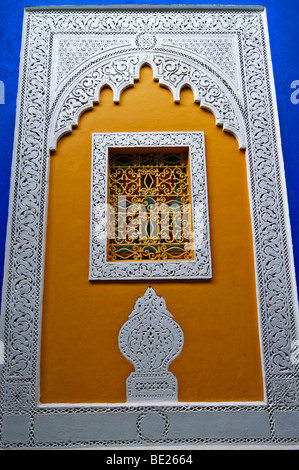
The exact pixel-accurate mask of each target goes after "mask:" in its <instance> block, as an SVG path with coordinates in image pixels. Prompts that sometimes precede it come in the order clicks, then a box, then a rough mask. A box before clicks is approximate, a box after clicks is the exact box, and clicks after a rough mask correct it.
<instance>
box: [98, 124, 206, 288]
mask: <svg viewBox="0 0 299 470" xmlns="http://www.w3.org/2000/svg"><path fill="white" fill-rule="evenodd" d="M210 277H211V257H210V237H209V223H208V198H207V182H206V164H205V152H204V134H203V133H202V132H175V133H169V132H168V133H158V132H157V133H155V132H153V133H116V134H114V133H108V134H94V135H93V151H92V183H91V229H90V276H89V278H90V280H109V279H127V280H129V279H171V278H174V279H187V278H210Z"/></svg>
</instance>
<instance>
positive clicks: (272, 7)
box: [0, 0, 299, 284]
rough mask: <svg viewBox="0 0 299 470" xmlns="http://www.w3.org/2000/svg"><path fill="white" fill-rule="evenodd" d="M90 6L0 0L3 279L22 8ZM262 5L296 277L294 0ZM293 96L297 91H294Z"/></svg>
mask: <svg viewBox="0 0 299 470" xmlns="http://www.w3.org/2000/svg"><path fill="white" fill-rule="evenodd" d="M178 3H179V4H181V5H184V4H185V5H191V4H194V5H197V4H199V3H200V2H198V1H196V2H194V1H192V0H189V1H186V2H183V1H180V2H178ZM202 3H203V4H205V5H214V4H217V5H231V4H234V2H233V1H232V0H228V1H223V0H214V1H208V0H205V1H203V2H202ZM53 4H54V5H91V4H93V2H92V1H90V0H87V1H86V0H77V1H75V0H71V1H68V0H62V1H59V0H52V1H51V0H50V1H49V0H38V1H36V0H26V1H24V0H14V1H13V0H0V39H1V41H0V44H1V48H0V80H2V81H3V82H4V84H5V104H0V142H1V146H0V188H1V198H0V282H1V284H2V279H3V265H4V251H5V238H6V224H7V214H8V200H9V186H10V170H11V161H12V149H13V138H14V124H15V110H16V97H17V86H18V69H19V57H20V46H21V36H22V21H23V9H24V7H26V6H40V5H42V6H47V5H53ZM94 4H95V3H94ZM113 4H114V5H121V4H124V5H126V4H127V5H132V4H136V5H142V4H152V5H154V4H155V5H159V4H160V5H167V4H168V5H172V4H171V3H170V2H167V1H160V2H159V1H148V2H142V1H136V2H134V1H131V2H130V1H127V2H123V3H121V2H119V1H116V2H113V1H111V2H103V3H99V5H113ZM235 4H237V5H252V4H253V2H252V1H250V0H249V1H246V0H236V2H235ZM262 5H263V6H265V7H266V8H267V17H268V26H269V33H270V45H271V54H272V61H273V68H274V79H275V86H276V93H277V102H278V112H279V120H280V127H281V138H282V149H283V155H284V164H285V173H286V182H287V190H288V201H289V211H290V219H291V228H292V238H293V247H294V258H295V268H296V273H297V278H298V277H299V274H298V273H299V215H298V210H297V207H298V203H299V189H298V184H297V181H298V177H299V165H298V153H299V152H298V148H299V132H298V130H299V129H298V116H299V103H298V104H297V105H296V104H292V102H291V99H290V98H291V93H292V92H293V90H292V89H291V83H292V82H293V81H294V80H299V70H298V51H299V34H298V30H297V28H298V25H299V2H298V0H264V1H263V3H262ZM298 98H299V94H298Z"/></svg>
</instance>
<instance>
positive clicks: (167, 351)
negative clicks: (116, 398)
mask: <svg viewBox="0 0 299 470" xmlns="http://www.w3.org/2000/svg"><path fill="white" fill-rule="evenodd" d="M183 342H184V335H183V332H182V329H181V327H180V326H179V325H178V324H177V323H176V322H175V321H174V320H173V319H172V315H171V313H170V312H169V311H168V310H167V308H166V304H165V300H164V299H163V297H159V296H158V295H157V294H156V292H155V291H154V289H153V288H152V287H149V288H148V289H147V291H146V292H145V294H144V295H143V296H142V297H140V298H139V299H137V301H136V303H135V306H134V310H133V311H132V313H131V314H130V315H129V320H128V321H127V322H126V323H125V324H124V325H123V326H122V327H121V329H120V332H119V335H118V344H119V348H120V350H121V352H122V353H123V355H124V356H125V357H126V358H127V359H128V360H129V361H131V362H132V363H133V365H134V367H135V372H132V373H131V374H130V376H129V377H128V379H127V400H128V401H129V402H130V401H132V402H142V401H143V402H148V401H150V402H152V401H158V402H159V401H160V402H161V401H177V399H178V391H177V388H178V387H177V379H176V377H175V376H174V375H173V374H172V373H171V372H168V366H169V364H170V362H171V361H173V360H174V359H175V358H176V357H177V356H178V355H179V354H180V352H181V350H182V347H183Z"/></svg>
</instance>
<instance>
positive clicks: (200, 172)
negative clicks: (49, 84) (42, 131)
mask: <svg viewBox="0 0 299 470" xmlns="http://www.w3.org/2000/svg"><path fill="white" fill-rule="evenodd" d="M123 147H126V148H130V147H131V148H134V149H136V148H138V147H141V148H142V147H146V148H148V149H149V148H151V147H154V148H155V147H160V148H161V147H164V148H165V147H167V148H168V149H170V148H171V147H173V148H175V147H184V148H186V149H187V150H188V165H189V174H190V183H189V184H190V194H191V198H190V205H191V208H192V210H191V217H192V227H193V230H192V232H193V235H192V243H190V245H191V246H192V249H193V251H194V258H193V259H192V260H171V261H170V260H168V261H150V262H142V261H136V262H134V261H133V262H132V261H122V262H119V261H115V262H111V261H107V236H108V235H107V206H108V203H109V201H108V198H107V188H108V179H107V166H108V152H109V149H112V148H118V149H120V148H123ZM89 251H90V253H89V279H90V280H93V281H94V280H113V279H119V280H132V279H133V280H140V279H141V280H143V279H168V280H169V279H210V278H211V277H212V263H211V250H210V230H209V211H208V191H207V178H206V159H205V148H204V133H203V132H129V133H127V132H117V133H106V134H103V133H96V134H93V139H92V163H91V211H90V248H89Z"/></svg>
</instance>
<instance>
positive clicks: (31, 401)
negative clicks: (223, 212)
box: [0, 6, 299, 448]
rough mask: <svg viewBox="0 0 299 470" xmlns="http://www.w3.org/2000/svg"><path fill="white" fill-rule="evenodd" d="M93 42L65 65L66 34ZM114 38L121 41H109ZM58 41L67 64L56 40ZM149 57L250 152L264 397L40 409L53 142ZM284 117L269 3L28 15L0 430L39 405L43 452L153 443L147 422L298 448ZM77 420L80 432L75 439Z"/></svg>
mask: <svg viewBox="0 0 299 470" xmlns="http://www.w3.org/2000/svg"><path fill="white" fill-rule="evenodd" d="M95 36H96V45H98V46H99V49H98V51H97V52H95V49H96V48H97V46H96V47H95V48H91V47H90V48H87V49H86V50H85V54H82V55H80V54H81V53H82V51H83V49H82V48H83V44H86V43H84V42H83V41H74V42H73V43H72V44H73V45H75V47H76V48H77V50H76V53H75V54H74V63H73V64H72V63H64V64H61V63H60V64H59V60H64V61H65V60H67V61H69V60H70V62H71V56H70V55H69V56H68V57H67V58H66V56H65V51H67V49H66V48H65V47H64V46H65V44H63V41H65V40H66V39H67V40H69V39H70V37H72V38H73V39H75V38H77V39H78V38H79V37H80V39H88V40H90V39H91V38H95ZM107 36H109V41H110V40H111V41H113V40H114V41H115V42H111V43H109V41H107ZM211 36H212V37H213V38H215V39H217V41H216V42H217V47H216V46H215V45H214V46H213V45H211V47H210V51H211V52H210V56H211V57H207V54H206V55H205V53H203V52H202V51H205V48H204V47H203V44H204V43H203V40H204V41H206V40H207V38H211ZM228 37H230V38H234V41H235V44H236V45H237V46H236V47H230V46H229V47H227V48H226V49H225V54H226V56H227V58H228V60H229V62H230V63H231V64H232V67H233V71H232V73H231V74H230V75H229V76H228V73H227V72H228V71H227V70H224V68H223V62H222V61H221V58H219V56H217V53H219V51H220V50H221V48H222V45H221V38H223V40H224V39H225V38H226V39H227V38H228ZM57 38H59V40H58V42H57ZM101 38H104V40H103V41H97V39H101ZM174 39H176V40H175V42H174V41H173V40H174ZM190 39H192V41H191V42H190ZM120 40H121V41H123V42H121V43H119V42H118V41H120ZM55 41H56V42H55ZM60 41H62V42H60ZM105 41H107V42H106V43H105ZM59 42H60V57H61V59H59V54H58V52H57V46H55V44H58V43H59ZM112 44H113V46H112ZM116 44H117V45H116ZM206 44H207V42H206ZM223 44H224V42H223ZM226 45H227V43H226ZM54 46H55V47H56V49H55V47H54ZM110 46H112V47H110ZM84 47H85V46H84ZM223 47H225V46H223ZM80 48H81V49H80ZM223 50H224V49H222V51H223ZM94 52H95V53H94ZM231 54H233V55H234V57H231ZM80 57H81V58H83V60H82V62H81V59H80ZM144 63H148V64H149V65H150V66H151V67H152V69H153V73H154V78H155V80H157V81H158V82H159V83H160V84H161V85H164V86H167V87H168V88H169V89H170V90H171V91H172V93H173V97H174V100H175V101H179V97H180V90H181V88H182V87H183V86H184V85H189V86H190V87H191V88H192V90H193V93H194V99H195V101H196V102H198V103H199V104H200V105H201V106H203V107H206V108H208V109H209V110H211V111H212V112H213V113H214V115H215V117H216V122H217V124H219V125H221V126H223V128H224V129H227V130H229V131H230V132H232V133H233V134H234V135H235V136H236V137H237V139H238V142H239V145H240V147H242V148H246V163H247V172H248V185H249V196H250V205H251V215H252V230H253V242H254V253H255V266H256V288H257V299H258V306H259V325H260V331H261V347H262V356H263V365H264V383H265V402H264V403H261V404H254V403H253V404H238V403H232V404H230V405H228V404H219V406H218V404H215V405H214V406H209V405H207V404H187V405H186V406H185V405H184V404H179V403H175V405H174V406H173V407H171V406H170V405H167V406H163V405H161V406H160V405H159V406H158V405H157V408H158V409H159V413H160V414H159V413H156V415H155V416H152V410H151V409H149V407H143V406H142V405H141V404H139V405H138V407H137V406H136V407H135V406H134V405H130V406H126V405H122V406H119V405H117V406H107V405H105V404H100V405H94V406H93V405H90V406H89V405H85V406H82V407H81V406H77V407H72V406H66V405H65V406H54V405H53V406H51V407H40V406H39V405H38V398H39V394H38V388H39V344H40V333H41V332H40V325H41V316H42V311H41V305H42V294H43V292H42V286H43V268H44V258H45V243H44V236H45V224H46V217H47V213H46V208H47V192H48V174H49V149H51V148H55V145H56V142H57V139H58V138H59V137H61V136H62V135H63V134H64V133H66V132H70V131H71V130H72V126H74V125H76V124H77V123H78V120H79V116H80V115H81V113H82V112H83V111H84V110H86V109H89V108H91V107H92V106H93V104H94V102H97V101H98V100H99V94H100V90H101V88H102V87H103V86H104V85H109V86H111V88H112V90H113V93H114V99H115V101H116V102H117V101H118V100H119V98H120V94H121V92H122V90H124V89H125V88H126V87H128V86H132V85H133V84H134V81H135V80H137V79H138V77H139V71H140V67H141V66H142V65H143V64H144ZM55 67H57V69H56V70H54V68H55ZM59 71H60V72H59ZM52 72H53V73H52ZM58 72H59V73H60V75H59V74H58ZM55 77H56V78H55ZM57 77H59V80H60V81H57ZM277 123H278V117H277V109H276V102H275V88H274V82H273V76H272V71H271V58H270V48H269V44H268V30H267V21H266V12H265V10H264V9H263V8H261V7H248V8H238V7H231V8H222V7H218V6H217V7H216V8H215V7H204V8H192V9H191V8H188V7H186V8H184V7H182V6H179V7H173V8H172V7H167V8H162V7H160V8H159V10H156V9H155V8H154V7H144V8H143V7H138V8H136V9H134V11H132V10H126V9H123V8H118V9H115V10H113V9H111V8H109V7H105V8H104V9H101V8H100V7H99V8H97V7H92V8H86V9H85V10H83V9H76V8H73V7H72V8H60V9H59V8H57V9H55V8H49V9H26V11H25V18H24V34H23V45H22V59H21V64H20V88H19V99H18V105H17V116H16V127H15V145H14V155H13V171H12V183H11V199H10V212H9V223H8V230H7V250H6V260H5V276H4V284H3V292H4V296H3V308H2V312H1V338H0V340H1V341H2V340H3V341H4V345H5V362H4V364H3V365H2V364H1V368H2V369H1V380H0V382H1V403H0V409H1V410H3V412H4V413H7V414H6V415H5V416H6V418H5V420H3V421H2V419H1V421H0V426H1V424H2V422H4V421H5V422H6V423H7V422H8V421H9V420H7V417H8V414H11V415H13V416H14V417H15V418H21V417H23V414H22V413H25V412H26V413H27V410H28V414H26V415H24V417H25V418H26V419H27V417H28V418H29V416H30V423H31V425H30V434H29V435H28V436H26V439H25V437H24V436H23V441H22V442H25V441H26V442H27V445H28V447H41V448H42V447H44V446H48V447H49V446H52V445H54V446H57V447H59V446H60V447H61V446H66V445H72V442H74V441H75V442H76V444H77V445H80V446H82V447H84V446H89V445H91V446H95V445H97V446H100V447H101V446H107V445H113V446H119V445H129V446H130V445H131V446H132V445H139V444H140V442H143V441H142V439H143V438H144V440H146V439H147V438H148V439H151V438H152V437H154V436H152V434H151V432H150V431H151V429H150V426H149V423H154V422H156V423H158V424H159V423H160V424H161V432H160V434H159V436H160V438H159V442H158V444H159V445H161V444H162V445H163V444H165V445H167V444H168V445H172V444H174V445H177V446H178V445H188V444H192V445H207V444H211V443H213V444H217V445H228V446H232V445H234V444H237V445H243V446H244V445H246V444H247V443H248V442H249V443H252V442H254V443H258V444H261V445H272V444H273V445H276V446H277V445H283V446H287V445H295V444H298V435H299V430H298V428H296V425H297V424H296V423H298V415H299V409H298V393H297V390H298V362H294V361H293V360H292V358H293V355H292V351H291V345H292V342H294V341H297V340H298V329H297V318H298V306H297V298H296V284H295V278H294V267H293V257H292V244H291V239H290V226H289V219H288V214H287V209H286V207H287V196H286V189H285V180H284V174H283V160H282V153H281V144H280V138H279V128H278V125H277ZM199 302H200V299H199ZM240 313H241V312H240ZM23 386H24V387H23ZM13 397H14V398H13ZM21 403H22V406H23V405H24V407H23V409H22V411H20V406H21V405H20V404H21ZM28 407H29V408H28ZM150 408H151V407H150ZM23 410H24V411H23ZM99 411H100V412H99ZM18 415H19V416H18ZM138 416H139V417H140V418H138ZM162 416H165V420H164V419H163V418H162ZM231 418H233V419H231ZM89 420H91V426H90V427H89V426H87V425H86V423H88V422H89ZM94 420H99V426H95V425H94V422H95V421H94ZM159 420H160V421H159ZM162 421H163V423H166V421H167V426H166V424H165V425H164V427H163V423H162ZM70 423H72V427H71V426H70ZM211 423H218V424H219V426H216V427H213V426H212V425H211ZM225 423H226V424H225ZM224 424H225V426H224ZM234 425H235V427H234ZM138 426H139V427H138ZM79 428H80V435H79V437H78V434H76V435H75V436H74V435H72V434H71V429H73V430H74V429H76V431H77V430H78V429H79ZM216 428H217V429H216ZM61 429H62V433H61V432H60V430H61ZM134 429H135V431H134ZM222 429H225V433H224V432H223V433H222ZM93 430H95V431H93ZM197 430H198V432H197ZM56 431H57V432H56ZM66 431H69V432H70V434H68V432H66ZM195 431H196V432H195ZM8 435H9V434H8ZM6 437H7V436H5V435H2V439H3V446H4V447H8V448H10V447H12V448H13V447H15V448H18V447H22V443H18V442H16V441H15V440H13V441H11V440H10V439H8V438H6Z"/></svg>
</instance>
